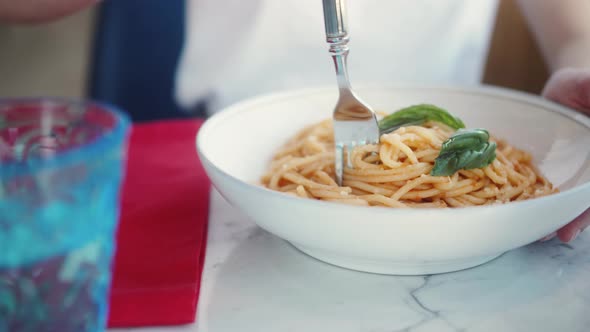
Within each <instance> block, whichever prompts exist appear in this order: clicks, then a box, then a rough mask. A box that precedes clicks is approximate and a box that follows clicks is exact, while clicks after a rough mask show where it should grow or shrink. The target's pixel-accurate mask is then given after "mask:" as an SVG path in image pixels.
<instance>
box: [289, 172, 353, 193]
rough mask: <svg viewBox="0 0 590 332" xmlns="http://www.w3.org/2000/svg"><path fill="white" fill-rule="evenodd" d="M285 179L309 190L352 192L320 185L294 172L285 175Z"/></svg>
mask: <svg viewBox="0 0 590 332" xmlns="http://www.w3.org/2000/svg"><path fill="white" fill-rule="evenodd" d="M283 178H285V179H287V180H289V181H291V182H293V183H296V184H300V185H302V186H304V187H307V188H321V189H325V190H332V191H345V192H348V193H350V191H351V189H350V188H349V187H333V186H327V185H325V184H320V183H317V182H314V181H311V180H309V179H307V178H305V177H304V176H302V175H300V174H297V173H294V172H289V173H285V174H284V175H283Z"/></svg>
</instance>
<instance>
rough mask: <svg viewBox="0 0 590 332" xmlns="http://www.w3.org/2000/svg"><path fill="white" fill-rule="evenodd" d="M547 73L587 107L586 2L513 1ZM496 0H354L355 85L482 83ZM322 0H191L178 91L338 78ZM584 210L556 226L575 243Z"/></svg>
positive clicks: (20, 8)
mask: <svg viewBox="0 0 590 332" xmlns="http://www.w3.org/2000/svg"><path fill="white" fill-rule="evenodd" d="M98 1H99V0H29V1H14V0H0V21H10V22H24V23H27V22H42V21H47V20H51V19H55V18H58V17H60V16H63V15H67V14H69V13H72V12H75V11H76V10H79V9H81V8H84V7H86V6H89V5H91V4H93V3H96V2H98ZM519 4H520V6H521V8H522V10H523V13H524V14H525V17H526V18H527V20H528V23H529V25H530V26H531V27H532V30H533V32H534V33H535V36H536V37H537V40H538V42H539V45H540V47H541V50H542V51H543V54H544V56H545V59H546V61H547V63H548V64H549V66H550V69H551V72H552V75H551V77H550V79H549V80H548V82H547V84H546V86H545V88H544V90H543V96H544V97H546V98H548V99H551V100H554V101H556V102H559V103H561V104H563V105H566V106H568V107H571V108H574V109H576V110H578V111H580V112H584V113H586V114H589V115H590V56H589V55H590V20H589V19H588V17H587V15H588V13H590V1H581V0H559V1H556V0H519ZM496 7H497V0H477V1H475V0H413V1H407V0H350V1H349V3H348V15H349V28H350V29H349V30H350V34H351V42H350V47H351V54H350V56H349V70H350V74H351V78H352V80H353V82H354V84H362V83H366V82H370V83H382V84H393V83H398V82H402V83H435V84H436V83H444V84H462V85H465V84H478V83H479V82H480V81H481V76H482V68H483V64H484V59H485V56H486V54H487V48H488V45H489V40H490V33H491V29H492V24H493V22H494V20H493V18H494V16H495V11H496ZM322 15H323V14H322V7H321V1H319V0H248V1H242V0H187V18H188V20H187V21H188V24H187V31H186V32H187V33H186V35H187V39H186V43H185V47H184V50H183V54H182V58H181V61H180V66H179V67H178V70H177V75H176V76H177V86H176V95H177V99H178V101H179V102H180V103H181V104H182V105H184V106H185V107H190V106H191V105H193V104H195V103H197V102H199V101H202V100H207V101H208V102H209V106H210V108H211V110H212V111H215V110H218V109H220V108H222V107H224V106H227V105H228V104H230V103H233V102H235V101H238V100H240V99H243V98H247V97H250V96H253V95H256V94H261V93H266V92H270V91H275V90H281V89H292V88H301V87H309V86H314V85H328V84H334V79H335V78H334V74H333V69H332V65H331V63H330V61H331V60H330V58H329V56H328V53H327V47H326V45H325V37H324V34H323V31H324V30H323V17H322ZM589 225H590V210H588V211H586V212H585V213H583V214H582V215H581V216H579V217H578V218H576V219H575V220H574V221H572V222H571V223H569V224H568V225H566V226H564V227H563V228H562V229H560V230H559V231H558V232H557V234H556V235H557V236H559V238H560V239H561V240H562V241H565V242H569V241H572V240H573V239H574V238H575V237H576V236H577V235H578V234H579V233H580V232H581V231H582V230H583V229H584V228H586V227H587V226H589Z"/></svg>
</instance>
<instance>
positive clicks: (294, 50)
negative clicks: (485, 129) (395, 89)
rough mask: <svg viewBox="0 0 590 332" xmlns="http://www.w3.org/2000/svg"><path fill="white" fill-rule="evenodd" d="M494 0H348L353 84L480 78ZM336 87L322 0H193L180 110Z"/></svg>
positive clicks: (178, 79) (182, 62)
mask: <svg viewBox="0 0 590 332" xmlns="http://www.w3.org/2000/svg"><path fill="white" fill-rule="evenodd" d="M496 8H497V0H348V25H349V34H350V38H351V40H350V43H349V45H350V54H349V56H348V64H349V66H348V68H349V74H350V78H351V82H352V84H353V86H354V85H356V84H362V83H371V84H375V83H383V84H392V83H418V84H420V83H424V84H437V83H441V84H459V85H469V84H477V83H479V82H480V81H481V76H482V71H483V66H484V64H485V58H486V55H487V50H488V46H489V41H490V35H491V31H492V26H493V22H494V18H495V14H496ZM330 84H333V85H335V84H336V79H335V74H334V68H333V64H332V60H331V58H330V55H329V53H328V46H327V44H326V41H325V32H324V25H323V11H322V2H321V1H320V0H189V2H188V7H187V31H186V42H185V46H184V50H183V52H182V57H181V60H180V64H179V67H178V71H177V75H176V97H177V99H178V101H179V102H180V104H181V105H183V106H184V107H191V106H192V105H194V104H195V103H196V102H197V101H199V100H201V99H203V98H206V97H208V98H212V99H211V100H212V101H213V104H212V108H213V110H217V109H220V108H223V107H225V106H228V105H229V104H231V103H234V102H236V101H239V100H241V99H244V98H248V97H251V96H254V95H258V94H263V93H268V92H271V91H277V90H284V89H293V88H303V87H311V86H319V85H330Z"/></svg>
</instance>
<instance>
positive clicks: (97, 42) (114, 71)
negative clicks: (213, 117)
mask: <svg viewBox="0 0 590 332" xmlns="http://www.w3.org/2000/svg"><path fill="white" fill-rule="evenodd" d="M138 7H140V8H141V10H137V8H138ZM183 38H184V0H167V1H161V0H125V1H105V2H104V3H103V4H101V5H100V6H99V7H95V8H93V9H90V10H86V11H83V12H80V13H77V14H75V15H73V16H70V17H67V18H65V19H62V20H60V21H58V22H54V23H50V24H44V25H37V26H15V25H6V24H4V25H0V78H1V79H0V97H24V96H66V97H76V98H85V97H89V98H93V99H98V100H101V101H105V102H109V103H113V104H116V105H119V106H120V107H122V108H123V109H125V110H127V111H128V112H129V113H130V115H131V116H132V118H133V120H134V121H138V122H140V121H149V120H157V119H162V118H178V117H187V116H203V115H204V111H203V106H202V105H199V106H197V107H196V108H195V109H191V110H181V109H180V108H179V106H178V105H177V104H176V103H175V102H174V100H173V92H172V91H173V85H172V84H173V77H174V73H175V68H176V62H177V61H178V56H179V54H180V49H181V47H182V40H183ZM546 79H547V70H546V66H545V64H544V63H543V60H542V58H541V56H540V54H539V50H538V48H537V46H536V44H535V41H534V40H533V38H532V36H531V33H530V31H529V29H528V27H527V26H526V23H525V21H524V19H523V17H522V15H521V13H520V12H519V9H518V7H517V5H516V3H515V1H514V0H502V1H501V3H500V7H499V11H498V16H497V21H496V25H495V28H494V34H493V37H492V43H491V47H490V50H489V54H488V58H487V65H486V69H485V75H484V80H483V83H485V84H492V85H499V86H503V87H509V88H513V89H518V90H522V91H527V92H532V93H538V92H540V90H541V88H542V87H543V84H544V82H545V80H546Z"/></svg>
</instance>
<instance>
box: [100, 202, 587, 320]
mask: <svg viewBox="0 0 590 332" xmlns="http://www.w3.org/2000/svg"><path fill="white" fill-rule="evenodd" d="M109 331H111V332H115V331H126V330H123V329H112V330H109ZM133 331H136V332H140V331H141V332H144V331H145V332H148V331H150V332H155V331H157V332H189V331H190V332H225V331H248V332H254V331H256V332H258V331H260V332H266V331H269V332H270V331H272V332H276V331H281V332H289V331H297V332H299V331H306V332H316V331H318V332H320V331H321V332H325V331H338V332H361V331H362V332H393V331H408V332H429V331H433V332H447V331H473V332H484V331H490V332H491V331H494V332H495V331H505V332H508V331H537V332H538V331H568V332H574V331H580V332H582V331H583V332H586V331H590V235H589V234H586V233H582V235H580V237H579V238H578V239H577V240H576V241H575V242H574V243H573V244H572V245H567V244H562V243H560V242H559V241H558V240H553V241H549V242H546V243H542V244H539V243H537V244H532V245H529V246H527V247H524V248H521V249H518V250H515V251H512V252H509V253H507V254H505V255H503V256H501V257H500V258H498V259H496V260H494V261H492V262H490V263H488V264H485V265H483V266H480V267H477V268H473V269H469V270H465V271H460V272H455V273H448V274H443V275H434V276H427V277H394V276H383V275H374V274H367V273H361V272H354V271H349V270H345V269H341V268H338V267H334V266H331V265H328V264H325V263H322V262H319V261H317V260H315V259H313V258H311V257H308V256H306V255H305V254H302V253H301V252H299V251H298V250H296V249H295V248H293V247H292V246H291V245H289V244H288V243H286V242H284V241H282V240H281V239H279V238H277V237H275V236H273V235H271V234H269V233H267V232H265V231H263V230H261V229H260V228H258V227H257V226H255V225H254V224H253V223H252V222H251V221H249V220H247V219H246V218H245V217H244V216H242V215H241V214H240V213H238V212H237V211H235V210H233V209H232V208H231V207H230V206H229V205H228V204H227V203H226V202H225V201H224V200H223V199H222V198H221V197H220V196H219V195H218V194H217V193H216V192H214V193H213V195H212V209H211V219H210V230H209V243H208V247H207V256H206V262H205V268H204V272H203V279H202V289H201V297H200V300H199V308H198V313H197V323H195V324H191V325H185V326H180V327H154V328H143V329H133Z"/></svg>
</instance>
